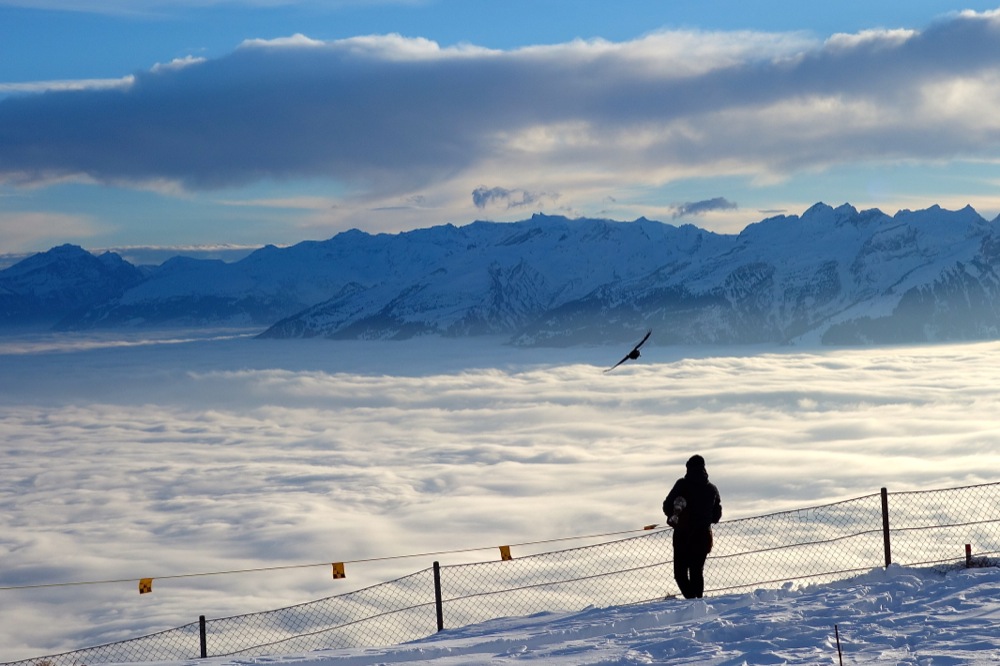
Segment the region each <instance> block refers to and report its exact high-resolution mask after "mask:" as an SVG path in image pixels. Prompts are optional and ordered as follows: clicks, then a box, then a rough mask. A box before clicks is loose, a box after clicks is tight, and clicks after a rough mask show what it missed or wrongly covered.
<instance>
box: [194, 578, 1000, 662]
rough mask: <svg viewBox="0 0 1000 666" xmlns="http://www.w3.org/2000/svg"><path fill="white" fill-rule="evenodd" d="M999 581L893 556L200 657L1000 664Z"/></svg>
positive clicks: (471, 660)
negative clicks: (799, 578) (775, 579)
mask: <svg viewBox="0 0 1000 666" xmlns="http://www.w3.org/2000/svg"><path fill="white" fill-rule="evenodd" d="M998 586H1000V569H998V568H995V567H994V568H981V569H959V570H954V571H951V572H949V573H947V574H942V573H935V572H933V571H931V570H922V569H907V568H901V567H899V566H896V565H893V566H891V567H889V568H888V569H886V570H883V569H875V570H873V571H871V572H870V573H867V574H864V575H861V576H858V577H856V578H853V579H850V580H845V581H841V582H836V583H831V584H826V585H819V586H815V587H808V586H806V587H802V588H797V589H796V588H792V587H790V586H786V587H785V588H782V589H778V590H758V591H757V592H754V593H752V594H740V595H727V596H720V597H711V598H706V599H697V600H690V601H685V600H676V599H669V600H665V601H662V602H657V603H652V604H642V605H636V606H626V607H616V608H590V609H586V610H583V611H580V612H576V613H566V614H551V613H543V614H539V615H535V616H532V617H525V618H507V619H502V620H495V621H492V622H488V623H485V624H482V625H478V626H472V627H465V628H462V629H453V630H446V631H444V632H442V633H440V634H437V635H435V636H433V637H431V638H427V639H424V640H419V641H415V642H413V643H409V644H405V645H400V646H394V647H388V648H370V649H360V648H359V649H339V650H327V651H317V652H312V653H307V654H291V655H283V656H274V657H261V658H250V659H247V658H209V659H207V660H198V663H199V664H204V666H230V665H232V666H236V665H244V664H272V665H274V666H290V665H293V664H294V665H295V666H370V665H374V664H407V665H409V666H458V665H461V666H498V665H500V664H538V665H539V666H585V665H594V666H596V665H601V666H612V665H620V666H625V665H628V664H703V665H709V666H711V665H716V666H723V665H737V664H810V665H811V664H837V663H844V664H900V665H911V664H912V665H914V666H916V665H918V664H920V665H924V664H927V665H930V664H951V665H954V664H996V663H1000V631H997V626H998V622H1000V598H998V597H997V594H996V591H997V589H998ZM838 637H839V646H840V654H839V655H838ZM841 657H842V659H843V661H842V662H839V659H840V658H841ZM184 663H194V662H184ZM178 666H179V663H178Z"/></svg>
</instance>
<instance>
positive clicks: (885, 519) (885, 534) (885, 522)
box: [882, 488, 892, 568]
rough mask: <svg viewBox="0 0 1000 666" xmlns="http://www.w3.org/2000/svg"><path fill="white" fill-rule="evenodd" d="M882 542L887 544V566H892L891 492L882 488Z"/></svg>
mask: <svg viewBox="0 0 1000 666" xmlns="http://www.w3.org/2000/svg"><path fill="white" fill-rule="evenodd" d="M882 540H883V541H884V542H885V566H886V568H888V567H889V565H890V564H892V548H891V547H890V546H889V491H887V490H886V489H885V488H882Z"/></svg>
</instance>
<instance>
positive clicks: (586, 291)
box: [0, 203, 1000, 346]
mask: <svg viewBox="0 0 1000 666" xmlns="http://www.w3.org/2000/svg"><path fill="white" fill-rule="evenodd" d="M998 230H1000V218H998V219H997V220H993V221H987V220H985V219H984V218H983V217H981V216H980V215H979V214H978V213H977V212H976V211H974V210H973V209H972V208H970V207H966V208H964V209H962V210H959V211H948V210H944V209H941V208H939V207H937V206H934V207H932V208H928V209H926V210H922V211H915V212H914V211H900V212H899V213H897V214H896V215H893V216H889V215H886V214H885V213H883V212H881V211H879V210H877V209H871V210H865V211H858V210H856V209H855V208H854V207H852V206H850V205H847V204H845V205H842V206H840V207H837V208H833V207H831V206H828V205H826V204H822V203H818V204H816V205H814V206H812V207H811V208H809V209H808V210H807V211H805V212H804V213H803V214H802V215H801V216H797V215H788V216H785V215H783V216H777V217H772V218H768V219H765V220H762V221H761V222H758V223H755V224H751V225H750V226H748V227H747V228H746V229H744V230H743V231H742V232H741V233H739V234H736V235H724V234H716V233H712V232H709V231H706V230H704V229H700V228H698V227H695V226H691V225H684V226H680V227H677V226H673V225H670V224H664V223H661V222H655V221H651V220H647V219H644V218H640V219H638V220H635V221H633V222H616V221H610V220H594V219H573V220H571V219H566V218H563V217H552V216H546V215H535V216H533V217H532V218H531V219H528V220H524V221H521V222H515V223H493V222H474V223H472V224H469V225H466V226H462V227H456V226H453V225H444V226H438V227H432V228H428V229H419V230H415V231H409V232H405V233H399V234H378V235H370V234H367V233H363V232H361V231H357V230H352V231H348V232H344V233H341V234H338V235H336V236H334V237H333V238H331V239H329V240H325V241H308V242H303V243H299V244H297V245H294V246H291V247H287V248H277V247H274V246H267V247H264V248H262V249H260V250H257V251H256V252H254V253H252V254H251V255H250V256H248V257H246V258H244V259H242V260H240V261H237V262H234V263H223V262H221V261H208V260H195V259H189V258H184V257H176V258H174V259H171V260H169V261H167V262H165V263H164V264H162V265H160V266H157V267H136V266H132V265H131V264H129V263H127V262H125V261H124V260H122V259H121V258H120V257H118V256H117V255H114V254H110V253H109V254H104V255H101V256H99V257H95V256H93V255H91V254H89V253H88V252H86V251H84V250H82V249H80V248H77V247H74V246H68V245H64V246H60V247H56V248H53V249H52V250H49V251H48V252H45V253H40V254H38V255H35V256H32V257H29V258H27V259H25V260H23V261H21V262H19V263H17V264H15V265H14V266H11V267H9V268H7V269H5V270H3V271H0V324H2V325H6V326H12V325H14V326H20V325H29V324H30V325H43V324H44V325H47V326H52V327H55V328H58V329H85V328H106V327H120V326H128V327H135V326H234V325H240V326H259V327H261V328H262V329H264V332H263V333H262V335H264V336H267V337H279V338H280V337H314V336H323V337H329V338H335V339H344V338H380V339H392V338H399V339H401V338H408V337H412V336H417V335H428V334H430V335H441V336H466V335H481V334H488V335H504V336H507V337H508V338H509V339H510V340H511V341H512V342H513V343H515V344H521V345H560V346H561V345H570V344H577V343H591V342H608V341H627V340H631V339H632V338H634V337H635V336H636V333H637V332H641V331H644V330H645V329H647V328H653V329H655V331H656V334H655V336H654V339H653V340H652V341H651V342H653V343H654V344H661V345H662V344H675V343H676V344H704V343H708V344H727V343H735V344H748V343H797V342H809V343H826V344H866V343H898V342H907V343H909V342H923V341H943V340H964V339H991V338H997V337H1000V272H998V271H1000V231H998Z"/></svg>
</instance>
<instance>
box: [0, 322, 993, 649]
mask: <svg viewBox="0 0 1000 666" xmlns="http://www.w3.org/2000/svg"><path fill="white" fill-rule="evenodd" d="M625 351H627V350H626V349H618V348H616V347H576V348H571V349H556V350H553V349H519V348H513V347H510V346H507V345H504V344H502V341H500V340H496V339H486V340H483V339H480V340H441V339H425V340H413V341H408V342H346V341H345V342H332V341H327V340H293V341H276V340H257V339H254V338H253V337H252V336H251V335H249V334H248V332H245V331H218V332H215V333H214V334H212V335H205V334H201V333H199V334H197V335H195V334H190V335H189V334H186V333H185V332H179V331H174V332H169V333H163V334H156V335H151V334H148V333H147V334H143V335H139V334H134V335H131V336H122V335H107V336H102V335H90V334H87V335H84V334H65V335H52V334H45V335H23V336H13V335H8V336H5V337H2V338H0V366H2V368H3V371H2V374H0V447H2V453H0V455H2V460H3V468H4V473H3V483H2V484H0V561H2V562H3V567H2V569H0V647H2V653H0V660H14V659H20V658H27V657H32V656H38V655H42V654H49V653H53V652H57V651H64V650H72V649H75V648H80V647H85V646H88V645H93V644H96V643H102V642H107V641H113V640H119V639H124V638H131V637H134V636H136V635H138V634H141V633H148V632H150V631H155V630H158V629H164V628H169V627H173V626H177V625H181V624H187V623H189V622H192V621H195V620H196V619H197V617H198V616H199V615H206V616H208V617H222V616H227V615H234V614H240V613H247V612H255V611H260V610H267V609H271V608H277V607H280V606H286V605H290V604H295V603H299V602H303V601H308V600H312V599H316V598H320V597H324V596H329V595H331V594H338V593H341V592H347V591H350V590H352V589H356V588H358V587H361V586H364V585H369V584H372V583H375V582H379V581H381V580H386V579H388V578H392V577H396V576H398V575H403V574H406V573H410V572H412V571H417V570H420V569H424V568H426V567H427V566H429V565H430V564H431V562H432V561H433V560H440V561H442V563H445V564H447V563H452V562H458V561H478V560H483V559H493V558H495V548H496V546H497V545H501V544H512V543H513V544H518V543H525V542H531V541H537V540H545V539H554V538H562V537H571V536H584V535H593V534H600V533H604V532H609V531H618V530H629V529H638V528H641V527H642V526H643V525H646V524H650V523H662V521H663V516H662V514H661V513H660V503H661V502H662V499H663V497H664V495H665V494H666V492H667V490H669V487H670V485H671V484H672V483H673V481H674V480H675V479H676V478H677V477H678V476H681V475H682V474H683V471H684V461H685V460H686V459H687V457H688V456H690V455H691V454H692V453H701V454H702V455H704V456H705V457H706V459H707V461H708V469H709V473H710V474H711V478H712V480H713V481H714V482H715V483H716V484H717V485H718V486H719V488H720V491H721V493H722V498H723V505H724V509H725V515H724V519H729V518H737V517H746V516H752V515H760V514H764V513H770V512H774V511H779V510H783V509H791V508H799V507H805V506H811V505H815V504H823V503H828V502H832V501H837V500H840V499H847V498H851V497H856V496H860V495H867V494H871V493H875V492H878V490H879V488H880V487H882V486H885V487H888V488H889V490H890V491H903V490H913V489H932V488H947V487H954V486H960V485H966V484H973V483H982V482H993V481H997V480H998V479H1000V453H998V451H1000V447H998V440H1000V435H998V434H997V432H998V431H997V429H996V414H998V413H1000V404H998V403H1000V396H998V394H997V392H996V390H995V376H996V371H997V367H998V362H1000V343H996V342H985V343H977V344H963V345H941V346H926V347H894V348H878V349H815V350H813V349H808V350H807V349H796V348H774V347H767V348H753V349H732V348H684V349H682V348H676V347H657V346H656V345H655V332H654V337H653V340H651V344H649V345H647V346H646V347H644V348H643V352H644V353H643V355H642V357H641V358H640V359H639V360H637V361H631V362H629V363H626V364H624V365H622V366H621V367H619V368H617V369H615V370H614V371H612V372H604V371H605V370H606V369H607V368H608V367H609V366H610V365H612V364H613V363H614V362H616V361H617V360H618V359H619V358H621V355H622V354H623V353H624V352H625ZM551 547H562V546H551ZM478 548H482V549H484V550H483V551H482V552H478V551H475V550H471V551H469V552H462V553H454V554H447V553H445V554H438V553H439V551H443V550H451V549H455V550H466V549H478ZM542 548H544V546H542ZM487 550H488V551H489V552H487ZM431 553H434V554H433V555H431ZM404 555H413V557H399V558H397V557H396V556H404ZM960 556H961V554H956V557H960ZM382 558H393V559H382ZM369 560H371V561H369ZM335 561H344V562H347V563H348V564H347V578H346V579H344V580H333V579H332V576H331V572H330V568H329V563H330V562H335ZM324 563H325V564H324ZM292 565H294V566H295V567H296V568H277V569H272V570H270V571H259V572H248V571H245V570H250V569H258V568H269V567H288V566H292ZM298 565H305V566H298ZM313 565H315V566H313ZM216 572H236V573H225V574H220V575H208V576H193V577H182V578H172V576H179V575H185V574H200V573H216ZM143 577H152V578H154V579H155V580H154V590H153V593H152V594H146V595H139V594H138V591H137V583H138V580H139V579H140V578H143ZM105 581H111V582H105ZM64 583H74V584H73V585H63V584H64ZM77 583H87V584H77Z"/></svg>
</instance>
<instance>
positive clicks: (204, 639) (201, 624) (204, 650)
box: [198, 615, 208, 659]
mask: <svg viewBox="0 0 1000 666" xmlns="http://www.w3.org/2000/svg"><path fill="white" fill-rule="evenodd" d="M198 633H199V634H200V636H201V658H202V659H205V658H207V657H208V636H207V635H206V632H205V616H204V615H201V616H199V617H198Z"/></svg>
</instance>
